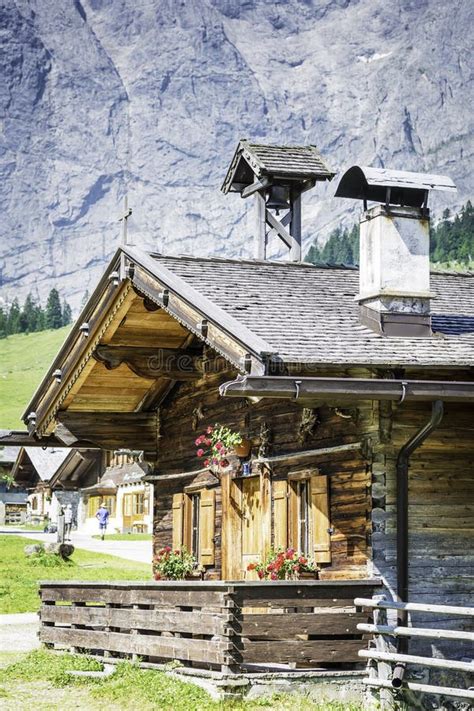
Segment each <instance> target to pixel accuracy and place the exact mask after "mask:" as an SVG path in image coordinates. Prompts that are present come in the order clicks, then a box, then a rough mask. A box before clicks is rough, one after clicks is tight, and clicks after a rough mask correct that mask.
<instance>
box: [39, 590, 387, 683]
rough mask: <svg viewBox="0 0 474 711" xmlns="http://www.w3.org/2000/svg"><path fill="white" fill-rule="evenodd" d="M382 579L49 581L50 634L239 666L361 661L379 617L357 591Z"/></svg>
mask: <svg viewBox="0 0 474 711" xmlns="http://www.w3.org/2000/svg"><path fill="white" fill-rule="evenodd" d="M378 584H379V583H378V581H374V580H370V581H369V580H365V581H363V580H357V581H345V582H342V581H297V582H284V581H278V582H271V583H270V582H265V583H261V582H255V583H254V582H245V583H227V582H211V581H209V582H208V581H199V582H191V581H189V582H188V581H183V582H181V581H179V582H172V581H166V582H165V581H163V582H161V581H160V582H156V583H84V582H44V583H41V585H40V595H41V608H40V620H41V627H40V640H41V641H42V642H43V643H45V644H46V645H48V646H51V647H66V648H69V649H71V650H73V651H83V650H86V651H88V652H89V653H93V654H101V655H104V656H118V657H121V656H123V657H130V656H131V657H132V658H133V659H136V658H138V657H139V658H141V659H142V660H143V661H146V662H148V663H163V662H166V661H170V660H178V661H180V662H181V663H183V664H185V665H188V666H194V667H200V668H205V669H218V670H221V671H223V672H226V673H237V672H240V671H242V670H243V669H246V668H249V665H250V666H251V665H257V666H258V667H260V666H264V667H271V666H272V665H274V664H284V665H287V666H288V667H289V668H297V667H300V668H301V667H306V668H308V667H310V668H311V667H313V668H314V667H331V666H334V665H344V666H345V667H347V666H349V667H351V668H353V667H354V666H358V665H360V663H361V662H360V659H359V656H358V651H359V649H360V646H361V641H362V639H363V636H364V634H363V633H361V632H360V631H358V629H357V625H358V624H362V623H367V622H369V621H370V619H369V617H368V615H367V613H365V612H356V609H355V606H354V603H353V596H354V592H359V593H360V594H367V595H371V594H372V593H373V592H374V590H375V588H376V587H377V585H378Z"/></svg>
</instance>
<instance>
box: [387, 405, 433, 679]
mask: <svg viewBox="0 0 474 711" xmlns="http://www.w3.org/2000/svg"><path fill="white" fill-rule="evenodd" d="M443 414H444V405H443V401H442V400H434V401H433V402H432V403H431V417H430V419H429V421H428V422H427V423H426V424H425V425H424V426H423V427H422V428H421V429H419V430H418V432H416V433H415V434H414V435H413V436H412V437H411V438H410V439H409V440H408V442H406V443H405V444H404V445H403V447H402V448H401V449H400V451H399V453H398V457H397V465H396V466H397V595H398V599H399V601H400V602H408V572H409V567H408V530H409V529H408V469H409V465H410V457H411V455H412V454H413V452H414V451H415V450H416V449H418V447H420V445H421V444H423V442H424V441H425V439H427V438H428V437H429V436H430V434H431V433H432V432H433V431H434V430H435V429H436V428H437V427H438V426H439V425H440V423H441V420H442V419H443ZM407 621H408V615H407V613H406V611H405V610H399V612H398V621H397V624H398V626H401V627H406V624H407ZM408 641H409V640H408V637H399V638H398V641H397V651H398V653H399V654H406V653H407V652H408ZM404 673H405V665H404V664H403V663H402V664H397V665H396V666H395V669H394V671H393V675H392V686H393V687H394V688H395V689H399V688H400V687H401V685H402V680H403V675H404Z"/></svg>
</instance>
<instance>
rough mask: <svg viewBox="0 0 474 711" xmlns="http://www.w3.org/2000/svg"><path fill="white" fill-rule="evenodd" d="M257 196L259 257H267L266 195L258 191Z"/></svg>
mask: <svg viewBox="0 0 474 711" xmlns="http://www.w3.org/2000/svg"><path fill="white" fill-rule="evenodd" d="M255 197H256V198H257V255H256V256H257V259H262V260H263V259H265V258H266V256H267V223H266V220H265V212H266V210H265V197H264V196H263V194H262V193H260V192H259V193H256V195H255Z"/></svg>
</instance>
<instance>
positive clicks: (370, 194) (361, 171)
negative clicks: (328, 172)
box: [335, 165, 456, 207]
mask: <svg viewBox="0 0 474 711" xmlns="http://www.w3.org/2000/svg"><path fill="white" fill-rule="evenodd" d="M388 189H389V190H390V193H389V195H390V197H389V200H388V202H389V203H390V204H392V205H406V206H408V207H421V206H422V205H423V203H424V200H425V196H426V193H427V191H429V190H444V191H448V192H456V186H455V184H454V183H453V181H452V180H451V178H448V177H447V176H446V175H431V174H429V173H411V172H408V171H404V170H388V169H387V168H370V167H367V166H359V165H353V166H352V167H351V168H349V169H348V170H346V172H345V173H344V174H343V176H342V178H341V179H340V181H339V185H338V186H337V189H336V192H335V197H345V198H352V199H354V200H373V201H375V202H380V203H385V202H387V190H388Z"/></svg>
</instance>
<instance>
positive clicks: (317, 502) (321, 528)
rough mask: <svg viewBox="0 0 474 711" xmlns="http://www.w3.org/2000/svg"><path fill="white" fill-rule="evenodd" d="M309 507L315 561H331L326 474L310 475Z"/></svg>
mask: <svg viewBox="0 0 474 711" xmlns="http://www.w3.org/2000/svg"><path fill="white" fill-rule="evenodd" d="M311 509H312V522H313V550H314V559H315V561H316V562H317V563H330V562H331V536H330V534H329V531H328V529H329V527H330V521H329V487H328V477H327V476H320V475H317V476H312V477H311Z"/></svg>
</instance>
